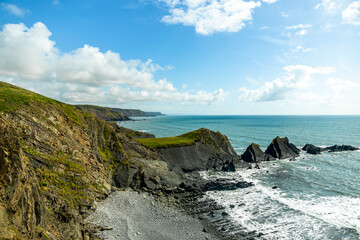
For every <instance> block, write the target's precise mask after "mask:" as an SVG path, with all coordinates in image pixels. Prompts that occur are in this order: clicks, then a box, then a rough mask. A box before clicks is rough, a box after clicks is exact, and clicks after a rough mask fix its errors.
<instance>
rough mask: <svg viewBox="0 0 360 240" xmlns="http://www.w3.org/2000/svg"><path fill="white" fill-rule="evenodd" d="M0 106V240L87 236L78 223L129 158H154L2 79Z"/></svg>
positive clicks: (109, 129) (93, 121)
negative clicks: (126, 146) (125, 147)
mask: <svg viewBox="0 0 360 240" xmlns="http://www.w3.org/2000/svg"><path fill="white" fill-rule="evenodd" d="M0 102H1V105H0V136H1V138H0V219H1V221H0V222H1V224H0V239H28V238H44V239H48V238H49V239H83V238H87V237H91V236H92V237H93V233H92V230H91V229H92V228H91V227H89V226H86V225H85V223H84V221H83V219H84V218H85V217H86V216H87V215H88V214H89V211H90V210H91V209H92V208H93V203H94V200H95V199H98V200H99V199H104V198H105V197H106V196H107V195H108V194H109V193H110V191H111V185H112V184H114V177H113V175H114V172H115V171H116V169H118V168H119V167H121V166H127V167H131V166H132V164H133V163H131V162H130V156H129V155H128V153H131V154H132V155H135V154H137V155H138V156H144V157H147V158H149V159H150V158H152V157H151V156H150V155H154V156H155V157H156V155H155V154H154V153H151V152H149V151H148V150H146V148H145V147H143V146H141V145H140V144H138V143H137V142H136V141H134V140H132V139H130V138H129V137H127V136H126V135H125V134H122V133H121V132H120V131H119V130H118V129H117V126H116V125H112V124H110V123H107V122H105V121H103V120H100V119H98V118H95V117H93V116H91V115H89V114H86V113H84V112H82V111H80V110H78V109H77V108H75V107H74V106H71V105H68V104H64V103H61V102H58V101H56V100H53V99H50V98H46V97H44V96H41V95H38V94H35V93H33V92H30V91H27V90H25V89H22V88H19V87H16V86H13V85H10V84H7V83H3V82H0ZM124 145H128V146H130V147H128V150H127V151H125V150H124V147H123V146H124Z"/></svg>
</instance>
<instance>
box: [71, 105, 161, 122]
mask: <svg viewBox="0 0 360 240" xmlns="http://www.w3.org/2000/svg"><path fill="white" fill-rule="evenodd" d="M75 107H77V108H78V109H80V110H82V111H84V112H86V113H88V114H90V115H92V116H94V117H98V118H101V119H102V120H105V121H126V120H129V117H155V116H160V115H164V114H162V113H161V112H143V111H141V110H137V109H121V108H109V107H100V106H94V105H75Z"/></svg>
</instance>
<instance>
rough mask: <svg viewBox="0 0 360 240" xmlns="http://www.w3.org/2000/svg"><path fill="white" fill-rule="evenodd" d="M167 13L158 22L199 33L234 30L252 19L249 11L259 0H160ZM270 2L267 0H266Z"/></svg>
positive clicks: (257, 5)
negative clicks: (182, 25) (179, 25)
mask: <svg viewBox="0 0 360 240" xmlns="http://www.w3.org/2000/svg"><path fill="white" fill-rule="evenodd" d="M162 1H163V2H165V3H166V4H167V5H168V7H169V8H170V9H169V12H170V15H167V16H164V17H163V18H162V21H164V22H166V23H169V24H184V25H185V26H194V27H195V31H196V32H197V33H199V34H201V35H211V34H213V33H216V32H237V31H239V30H241V29H242V28H244V27H245V23H246V22H249V21H251V20H252V11H253V9H255V8H256V7H260V6H261V2H260V1H257V2H255V1H249V2H246V1H243V0H162ZM269 1H271V0H269Z"/></svg>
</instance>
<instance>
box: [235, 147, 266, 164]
mask: <svg viewBox="0 0 360 240" xmlns="http://www.w3.org/2000/svg"><path fill="white" fill-rule="evenodd" d="M241 159H242V160H244V161H245V162H249V163H258V162H263V161H266V160H268V159H269V156H268V155H266V154H265V153H264V152H263V151H262V150H261V149H260V146H259V144H256V143H252V144H250V146H248V147H247V149H246V151H245V152H244V153H243V154H242V155H241Z"/></svg>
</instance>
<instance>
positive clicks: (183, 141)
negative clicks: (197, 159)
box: [135, 128, 207, 149]
mask: <svg viewBox="0 0 360 240" xmlns="http://www.w3.org/2000/svg"><path fill="white" fill-rule="evenodd" d="M206 130H207V129H204V128H202V129H199V130H196V131H192V132H189V133H185V134H183V135H180V136H176V137H165V138H137V139H135V140H136V141H138V142H140V143H141V144H143V145H145V146H146V147H148V148H151V149H156V148H168V147H181V146H190V145H194V144H195V142H197V141H201V140H202V139H203V138H204V135H205V134H204V133H205V132H206Z"/></svg>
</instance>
